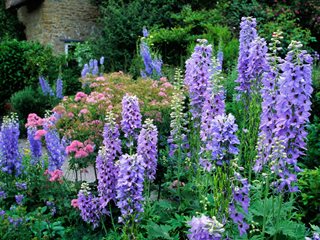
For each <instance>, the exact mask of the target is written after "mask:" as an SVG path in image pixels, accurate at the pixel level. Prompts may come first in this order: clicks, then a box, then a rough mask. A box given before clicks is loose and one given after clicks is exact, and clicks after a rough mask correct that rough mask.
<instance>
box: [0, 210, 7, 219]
mask: <svg viewBox="0 0 320 240" xmlns="http://www.w3.org/2000/svg"><path fill="white" fill-rule="evenodd" d="M5 214H6V211H5V210H3V209H0V217H1V218H2V219H3V216H4V215H5Z"/></svg>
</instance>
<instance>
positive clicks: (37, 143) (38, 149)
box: [27, 127, 42, 165]
mask: <svg viewBox="0 0 320 240" xmlns="http://www.w3.org/2000/svg"><path fill="white" fill-rule="evenodd" d="M36 131H37V128H34V127H28V130H27V132H28V141H29V144H30V150H31V164H33V165H35V164H37V163H38V161H39V158H40V157H41V156H42V144H41V140H35V139H34V137H35V133H36Z"/></svg>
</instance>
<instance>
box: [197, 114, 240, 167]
mask: <svg viewBox="0 0 320 240" xmlns="http://www.w3.org/2000/svg"><path fill="white" fill-rule="evenodd" d="M237 130H238V125H237V124H236V123H235V118H234V116H233V115H232V114H229V115H225V114H223V115H218V116H216V117H215V118H214V119H213V120H212V138H211V140H210V141H209V142H208V143H207V146H206V147H207V149H208V150H211V159H207V161H208V160H210V161H214V163H215V164H217V165H223V164H224V163H226V164H229V161H230V160H231V158H232V156H233V155H235V154H238V147H237V145H239V143H240V142H239V139H238V138H237V136H236V132H237ZM200 164H202V163H201V162H200ZM203 164H206V162H204V163H203ZM205 166H206V165H205Z"/></svg>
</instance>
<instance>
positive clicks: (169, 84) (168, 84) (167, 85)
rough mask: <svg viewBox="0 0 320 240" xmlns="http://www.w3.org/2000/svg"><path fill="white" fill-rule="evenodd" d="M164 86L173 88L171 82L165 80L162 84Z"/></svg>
mask: <svg viewBox="0 0 320 240" xmlns="http://www.w3.org/2000/svg"><path fill="white" fill-rule="evenodd" d="M162 87H164V88H172V84H171V83H169V82H165V83H163V84H162Z"/></svg>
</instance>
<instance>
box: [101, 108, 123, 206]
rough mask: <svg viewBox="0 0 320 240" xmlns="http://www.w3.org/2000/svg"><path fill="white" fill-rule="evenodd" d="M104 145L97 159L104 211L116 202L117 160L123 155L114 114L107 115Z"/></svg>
mask: <svg viewBox="0 0 320 240" xmlns="http://www.w3.org/2000/svg"><path fill="white" fill-rule="evenodd" d="M103 145H104V146H103V147H102V148H101V149H100V151H99V154H98V157H97V159H96V167H97V172H98V192H99V197H100V206H101V209H104V208H105V207H106V206H107V204H108V203H109V202H110V201H111V200H113V201H115V200H116V182H117V180H116V179H117V168H116V166H115V160H116V158H117V157H118V156H119V155H120V154H121V140H120V133H119V127H118V125H117V124H116V121H115V118H114V116H113V114H112V112H108V113H107V117H106V123H105V126H104V131H103Z"/></svg>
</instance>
